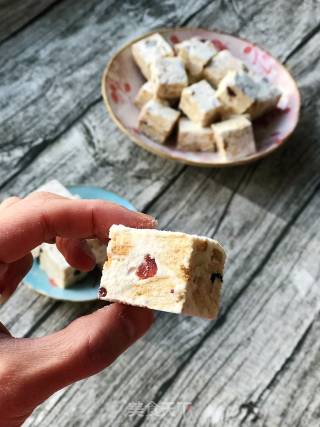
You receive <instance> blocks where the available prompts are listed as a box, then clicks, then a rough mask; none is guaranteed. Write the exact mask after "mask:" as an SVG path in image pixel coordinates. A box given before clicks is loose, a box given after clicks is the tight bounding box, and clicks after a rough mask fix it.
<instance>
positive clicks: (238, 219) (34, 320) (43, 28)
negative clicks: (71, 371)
mask: <svg viewBox="0 0 320 427" xmlns="http://www.w3.org/2000/svg"><path fill="white" fill-rule="evenodd" d="M14 3H19V2H10V1H9V0H7V1H4V0H1V2H0V12H1V14H0V23H1V25H0V27H1V31H0V39H2V40H3V41H2V42H1V43H0V199H2V198H5V197H6V196H8V195H10V194H18V195H23V194H26V193H27V192H29V191H30V190H32V189H33V188H35V187H37V186H38V185H40V184H41V183H43V182H45V181H46V180H48V179H49V178H51V177H57V178H59V179H60V180H61V181H62V182H64V183H66V184H73V183H93V184H96V185H100V186H102V187H105V188H108V189H109V190H112V191H116V192H118V193H120V194H121V195H123V196H125V197H128V198H129V199H130V200H131V201H132V202H133V203H134V204H135V205H136V206H137V208H139V209H141V210H144V211H146V212H149V213H151V214H153V215H155V216H156V217H157V218H158V219H159V222H160V226H161V227H163V228H167V229H174V230H181V231H186V232H193V233H198V234H206V235H210V236H214V237H215V238H217V239H219V240H220V241H221V242H222V243H223V244H224V246H225V247H226V249H227V252H228V255H229V257H228V263H227V268H226V274H225V285H224V289H223V298H222V308H221V314H220V318H219V319H218V320H217V321H216V322H209V321H205V320H201V319H196V318H188V317H182V316H181V317H180V316H176V315H170V314H167V313H158V314H157V321H156V323H155V325H154V327H153V328H152V329H151V331H150V332H149V333H148V334H147V335H146V336H145V337H143V338H142V339H141V340H140V341H139V342H138V343H136V344H135V345H134V346H133V347H132V348H130V349H129V350H128V351H127V352H126V353H125V354H124V355H123V356H122V357H121V358H119V359H118V361H116V362H115V363H114V364H113V365H112V366H111V367H110V368H109V369H107V370H105V371H104V372H102V373H100V374H99V375H96V376H94V377H92V378H90V379H88V380H85V381H81V382H78V383H76V384H74V385H72V386H70V387H68V388H66V389H64V390H62V391H60V392H59V393H56V394H55V395H54V396H52V397H51V398H50V399H49V400H48V401H46V402H45V403H44V404H43V405H41V406H40V407H39V408H37V409H36V410H35V411H34V413H33V415H32V417H31V418H30V419H29V420H28V421H27V422H26V423H25V425H26V426H41V427H42V426H74V427H75V426H77V427H78V426H88V425H89V426H97V427H100V426H109V425H110V426H140V425H146V426H149V425H150V426H195V425H199V426H222V427H224V426H259V427H260V426H261V427H262V426H264V427H277V426H279V427H280V426H281V427H283V426H288V427H289V426H290V427H291V426H303V427H309V426H311V427H312V426H319V425H320V409H319V408H320V400H319V396H318V393H317V392H318V390H319V386H320V359H319V357H320V356H319V354H320V353H319V339H318V337H319V332H320V326H319V325H320V317H319V308H320V305H319V304H320V294H319V284H320V280H319V278H320V262H319V260H320V219H319V211H320V195H319V188H320V174H319V171H320V145H319V139H320V124H319V123H320V113H319V111H320V101H319V96H318V94H319V90H320V77H319V76H320V58H319V44H320V34H319V32H320V3H319V2H318V1H317V0H313V1H312V0H305V1H303V2H298V1H289V0H280V1H277V2H273V1H267V0H262V1H259V2H257V1H253V0H248V1H246V2H240V1H215V2H209V1H207V0H203V1H197V2H195V1H183V2H182V1H181V2H173V1H171V0H168V1H163V2H157V3H160V4H156V2H151V1H139V2H131V1H130V2H111V1H97V0H96V1H91V2H85V1H71V0H69V1H68V0H62V1H57V2H53V1H49V0H46V1H44V0H43V1H41V2H35V1H34V2H32V1H31V0H29V1H28V2H25V6H24V7H23V8H22V7H17V6H16V7H15V6H14ZM53 3H54V4H53ZM27 6H28V7H27ZM2 11H5V14H3V13H2ZM166 25H168V26H175V25H192V26H203V27H208V28H219V29H221V30H225V31H228V32H231V33H234V34H239V35H240V36H243V37H246V38H248V39H251V40H253V41H255V42H257V43H258V44H261V45H263V46H265V47H266V48H267V49H268V50H270V51H271V52H272V53H273V54H274V55H275V56H276V57H278V58H279V59H280V60H281V61H283V62H285V64H286V66H287V67H288V68H289V69H290V70H291V72H292V73H293V75H294V77H295V78H296V79H297V81H298V84H299V87H300V90H301V94H302V100H303V107H302V111H301V119H300V123H299V127H298V129H297V131H296V132H295V134H294V135H293V137H292V138H291V139H290V141H289V142H288V144H287V145H286V146H285V147H284V148H283V149H282V150H281V151H279V152H277V153H275V154H274V155H272V156H270V157H269V158H267V159H265V160H263V161H260V162H258V163H256V164H253V165H251V166H248V167H237V168H233V169H227V170H202V169H197V168H191V167H186V166H182V165H179V164H175V163H173V162H169V161H165V160H162V159H159V158H157V157H155V156H153V155H151V154H148V153H146V152H144V151H142V150H141V149H139V148H138V147H136V146H134V145H133V144H132V143H131V142H130V141H129V140H128V139H127V138H126V137H125V136H123V135H122V134H121V133H120V131H119V130H118V129H116V127H115V126H114V124H113V123H112V122H111V120H110V118H109V117H108V116H107V114H106V112H105V109H104V106H103V105H102V101H101V96H100V92H99V86H100V76H101V73H102V71H103V68H104V65H105V63H106V62H107V60H108V58H110V56H111V54H112V52H113V51H115V49H117V48H118V47H120V45H121V44H122V43H124V42H125V41H126V40H129V39H130V38H131V37H134V36H135V35H138V34H140V33H141V32H143V31H145V30H149V29H152V28H156V27H159V26H166ZM94 306H95V305H94V304H84V305H80V304H79V305H78V304H67V303H62V302H54V301H51V300H49V299H47V298H45V297H42V296H39V295H37V294H34V293H33V292H31V291H30V290H29V289H27V288H25V287H23V286H22V287H20V288H19V289H18V290H17V292H16V293H15V295H14V297H13V298H12V299H11V300H10V301H9V302H7V303H6V304H5V305H4V306H3V307H2V308H0V319H1V321H3V322H4V323H5V324H6V325H7V326H8V327H9V328H11V330H12V331H13V333H14V334H16V335H17V336H40V335H44V334H47V333H50V332H51V331H53V330H57V329H60V328H61V327H63V326H64V325H66V324H67V323H68V322H70V320H72V319H73V318H75V317H77V316H79V315H81V314H83V313H85V312H87V311H90V310H92V309H93V308H94ZM151 402H153V403H154V404H157V405H158V406H157V409H158V412H157V413H156V414H153V415H152V413H149V412H148V411H140V410H139V404H140V403H141V404H142V403H143V404H144V408H146V405H147V404H151ZM171 402H175V404H174V406H173V409H172V407H171V410H170V408H169V410H166V407H168V406H169V404H170V403H171ZM166 405H167V406H166ZM186 405H188V411H187V413H186V415H184V416H183V414H182V411H181V410H180V409H179V408H184V407H185V406H186Z"/></svg>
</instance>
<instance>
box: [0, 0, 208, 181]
mask: <svg viewBox="0 0 320 427" xmlns="http://www.w3.org/2000/svg"><path fill="white" fill-rule="evenodd" d="M202 3H204V1H203V0H202V1H201V2H197V4H196V5H195V4H194V2H191V1H189V2H185V3H184V5H183V6H182V7H179V8H177V6H176V4H175V2H173V1H172V0H166V1H163V2H161V3H159V4H158V5H157V6H154V4H153V3H152V2H148V1H141V2H139V3H138V6H139V7H137V6H136V4H135V2H133V3H131V2H120V3H119V2H112V1H111V0H106V1H99V0H95V1H90V2H85V1H81V0H77V1H71V0H66V1H62V2H59V3H58V4H57V5H56V6H55V7H54V8H52V10H51V11H50V13H48V14H44V15H43V16H41V18H40V19H39V20H36V21H35V22H34V24H33V25H31V26H30V27H29V26H28V27H26V28H25V29H24V30H23V31H21V32H19V33H18V34H16V36H15V37H12V38H10V39H8V41H7V42H5V43H3V44H2V45H1V46H0V109H1V119H0V129H1V130H0V144H1V157H0V181H1V182H2V184H4V183H7V182H9V181H10V179H11V178H12V177H14V176H16V175H17V174H18V173H19V172H20V171H21V170H22V169H23V168H24V167H25V166H26V165H28V164H30V163H31V162H32V160H33V159H34V158H35V157H36V156H37V155H38V154H39V153H40V152H41V151H42V150H43V149H44V148H45V147H47V146H48V145H50V144H51V143H52V142H53V141H54V140H55V139H56V138H57V137H58V136H59V135H61V134H62V133H63V132H65V131H66V130H67V129H68V128H70V127H71V126H72V125H73V124H74V123H75V122H76V121H77V120H78V119H79V118H80V117H81V116H83V115H84V114H85V113H86V112H87V111H88V110H89V109H90V107H92V106H94V105H96V104H97V103H98V102H99V103H100V99H101V96H100V78H101V75H102V71H103V69H104V67H105V64H106V62H107V61H108V59H109V58H110V55H111V54H112V53H113V51H114V50H115V48H116V47H119V46H120V45H121V44H122V43H124V42H125V41H126V40H128V39H129V38H132V37H134V36H136V35H138V34H139V33H141V32H142V31H144V30H147V29H150V27H156V26H163V25H179V24H181V23H183V20H184V19H185V18H186V17H188V16H189V15H190V14H192V13H193V12H194V11H196V10H197V8H198V7H199V5H201V4H202ZM142 11H143V12H142ZM13 99H14V102H11V101H12V100H13ZM40 112H41V117H39V115H40Z"/></svg>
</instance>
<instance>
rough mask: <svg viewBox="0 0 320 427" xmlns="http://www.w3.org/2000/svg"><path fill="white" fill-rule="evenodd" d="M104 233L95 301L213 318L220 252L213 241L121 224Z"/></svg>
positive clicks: (219, 278)
mask: <svg viewBox="0 0 320 427" xmlns="http://www.w3.org/2000/svg"><path fill="white" fill-rule="evenodd" d="M109 237H110V242H109V244H108V248H107V261H106V263H105V265H104V268H103V274H102V279H101V285H100V290H99V297H100V299H103V300H108V301H118V302H122V303H126V304H131V305H136V306H141V307H148V308H151V309H156V310H162V311H168V312H172V313H184V314H186V315H191V316H200V317H205V318H209V319H213V318H215V317H217V314H218V311H219V301H220V289H221V284H222V281H223V269H224V263H225V257H226V255H225V252H224V250H223V248H222V246H221V245H220V244H219V243H218V242H217V241H216V240H213V239H210V238H207V237H201V236H197V235H189V234H185V233H179V232H170V231H159V230H145V229H134V228H129V227H125V226H123V225H113V226H112V227H111V229H110V233H109Z"/></svg>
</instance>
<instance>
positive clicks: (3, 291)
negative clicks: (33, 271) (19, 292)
mask: <svg viewBox="0 0 320 427" xmlns="http://www.w3.org/2000/svg"><path fill="white" fill-rule="evenodd" d="M32 262H33V258H32V255H31V254H27V255H25V256H24V257H23V258H21V259H19V260H18V261H15V262H13V263H11V264H9V265H5V268H4V269H3V273H2V274H0V304H3V303H4V302H5V301H6V300H7V299H8V298H9V297H10V296H11V295H12V294H13V293H14V291H15V290H16V288H17V286H18V285H19V283H20V282H21V280H22V279H23V277H24V276H25V275H26V274H27V273H28V271H29V270H30V268H31V267H32ZM0 267H1V266H0ZM0 272H1V268H0Z"/></svg>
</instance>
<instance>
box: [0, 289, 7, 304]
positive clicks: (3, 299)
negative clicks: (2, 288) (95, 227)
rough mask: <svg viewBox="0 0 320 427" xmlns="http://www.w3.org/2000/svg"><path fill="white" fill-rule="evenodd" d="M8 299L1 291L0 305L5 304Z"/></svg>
mask: <svg viewBox="0 0 320 427" xmlns="http://www.w3.org/2000/svg"><path fill="white" fill-rule="evenodd" d="M6 301H7V298H5V297H4V295H2V293H1V292H0V305H2V304H4V303H5V302H6Z"/></svg>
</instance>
